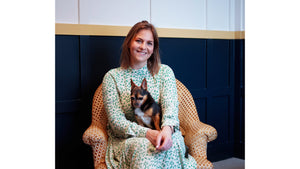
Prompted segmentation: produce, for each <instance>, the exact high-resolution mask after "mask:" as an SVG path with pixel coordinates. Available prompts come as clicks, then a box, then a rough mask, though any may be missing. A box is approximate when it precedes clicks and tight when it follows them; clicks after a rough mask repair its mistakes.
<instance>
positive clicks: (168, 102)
mask: <svg viewBox="0 0 300 169" xmlns="http://www.w3.org/2000/svg"><path fill="white" fill-rule="evenodd" d="M161 83H162V85H161V89H160V103H161V107H162V113H163V118H162V127H163V126H172V127H175V128H177V129H178V128H179V119H178V104H179V103H178V95H177V86H176V79H175V75H174V72H173V70H172V69H171V68H170V67H169V66H166V65H165V67H164V70H163V71H162V79H161Z"/></svg>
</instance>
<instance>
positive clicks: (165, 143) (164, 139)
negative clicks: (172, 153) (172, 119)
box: [146, 126, 173, 151]
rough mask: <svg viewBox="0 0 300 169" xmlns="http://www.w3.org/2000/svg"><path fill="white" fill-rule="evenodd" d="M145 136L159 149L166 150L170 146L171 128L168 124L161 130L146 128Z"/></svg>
mask: <svg viewBox="0 0 300 169" xmlns="http://www.w3.org/2000/svg"><path fill="white" fill-rule="evenodd" d="M146 138H147V139H148V140H149V141H150V142H151V143H152V144H153V145H154V147H156V149H157V150H159V151H166V150H169V149H170V148H171V147H172V144H173V142H172V130H171V128H170V126H164V127H163V128H162V130H161V131H157V130H152V129H149V130H147V133H146Z"/></svg>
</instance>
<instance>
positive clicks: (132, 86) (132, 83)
mask: <svg viewBox="0 0 300 169" xmlns="http://www.w3.org/2000/svg"><path fill="white" fill-rule="evenodd" d="M130 83H131V90H133V88H134V87H136V85H135V84H134V82H133V81H132V79H130Z"/></svg>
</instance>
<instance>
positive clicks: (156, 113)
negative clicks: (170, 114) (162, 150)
mask: <svg viewBox="0 0 300 169" xmlns="http://www.w3.org/2000/svg"><path fill="white" fill-rule="evenodd" d="M131 106H132V108H133V110H134V113H135V118H136V120H137V122H138V124H139V125H141V126H147V127H149V128H151V129H156V130H158V131H159V130H161V128H160V126H161V118H162V113H161V108H160V106H159V104H157V103H156V102H155V101H154V99H153V98H152V96H151V95H150V93H149V92H148V91H147V81H146V78H144V80H143V82H142V84H141V86H137V85H135V84H134V82H133V81H132V79H131Z"/></svg>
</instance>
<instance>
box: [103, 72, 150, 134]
mask: <svg viewBox="0 0 300 169" xmlns="http://www.w3.org/2000/svg"><path fill="white" fill-rule="evenodd" d="M102 83H103V87H102V91H103V103H104V107H105V111H106V114H107V118H108V124H109V128H110V129H111V130H112V132H113V133H110V134H112V135H114V136H116V137H120V138H128V137H145V136H146V132H147V130H148V129H147V128H145V127H142V126H140V125H138V124H136V123H134V122H131V121H129V120H127V119H126V117H125V114H124V112H123V110H122V106H121V101H120V96H119V95H120V92H119V91H118V89H117V87H116V86H117V81H116V79H115V78H114V77H113V76H112V75H111V73H110V72H108V73H107V74H106V75H105V76H104V78H103V82H102Z"/></svg>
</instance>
